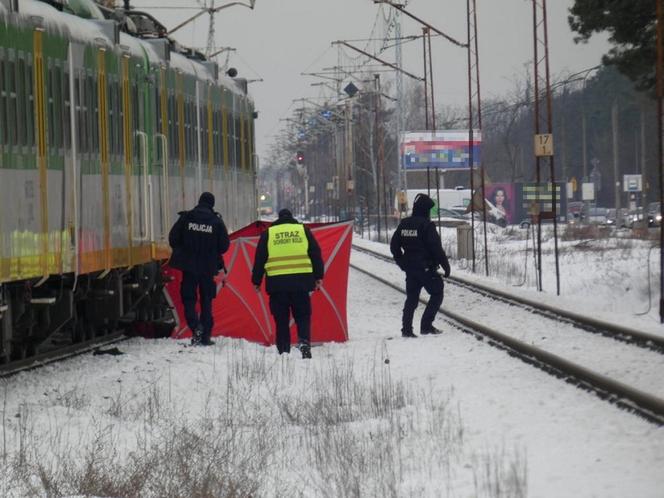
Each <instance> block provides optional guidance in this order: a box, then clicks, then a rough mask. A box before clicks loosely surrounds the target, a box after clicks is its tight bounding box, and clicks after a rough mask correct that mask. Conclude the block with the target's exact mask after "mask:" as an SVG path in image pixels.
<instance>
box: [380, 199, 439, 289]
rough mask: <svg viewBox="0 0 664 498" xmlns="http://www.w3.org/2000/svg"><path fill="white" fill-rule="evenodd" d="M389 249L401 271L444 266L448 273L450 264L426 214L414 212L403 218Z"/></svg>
mask: <svg viewBox="0 0 664 498" xmlns="http://www.w3.org/2000/svg"><path fill="white" fill-rule="evenodd" d="M390 251H391V252H392V256H393V257H394V260H395V261H396V263H397V265H399V268H401V269H402V270H403V271H405V272H408V271H417V270H426V269H436V268H438V265H440V266H441V267H442V268H443V271H444V272H445V276H448V275H449V273H450V263H449V261H448V260H447V255H446V254H445V251H444V250H443V246H442V244H441V242H440V236H439V235H438V231H437V230H436V225H434V223H433V222H432V221H431V220H430V219H429V218H428V216H426V215H421V214H420V213H417V212H414V213H413V216H409V217H408V218H404V219H403V220H401V223H399V226H398V227H397V229H396V230H395V231H394V235H392V240H391V241H390Z"/></svg>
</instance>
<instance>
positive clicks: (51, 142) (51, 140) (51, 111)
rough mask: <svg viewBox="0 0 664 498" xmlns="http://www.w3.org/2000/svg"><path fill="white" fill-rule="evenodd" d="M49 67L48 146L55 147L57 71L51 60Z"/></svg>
mask: <svg viewBox="0 0 664 498" xmlns="http://www.w3.org/2000/svg"><path fill="white" fill-rule="evenodd" d="M47 67H48V69H47V71H46V74H45V76H46V112H47V122H46V129H47V131H48V146H49V147H55V134H54V130H55V126H54V123H55V99H54V98H53V95H54V88H53V85H54V81H55V71H54V68H53V66H52V65H51V63H50V61H49V63H48V66H47Z"/></svg>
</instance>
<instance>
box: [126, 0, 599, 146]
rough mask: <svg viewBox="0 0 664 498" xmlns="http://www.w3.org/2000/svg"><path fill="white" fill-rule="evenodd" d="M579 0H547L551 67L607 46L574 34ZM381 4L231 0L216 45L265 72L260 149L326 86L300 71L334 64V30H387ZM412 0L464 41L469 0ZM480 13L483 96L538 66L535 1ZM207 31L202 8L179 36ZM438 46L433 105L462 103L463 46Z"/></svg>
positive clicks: (571, 68)
mask: <svg viewBox="0 0 664 498" xmlns="http://www.w3.org/2000/svg"><path fill="white" fill-rule="evenodd" d="M247 2H248V0H247ZM224 3H230V0H223V1H222V0H216V2H215V5H217V6H219V5H223V4H224ZM573 3H574V1H573V0H549V2H548V5H547V8H548V16H549V42H550V56H551V72H552V75H553V76H557V75H562V74H571V73H574V72H577V71H580V70H583V69H586V68H589V67H592V66H594V65H596V64H598V63H599V62H600V58H601V55H602V54H603V53H604V52H606V50H607V48H608V44H607V43H606V37H605V36H600V37H595V38H593V39H592V40H591V43H589V44H585V45H584V44H579V45H577V44H574V41H573V34H572V32H571V31H570V29H569V27H568V24H567V15H568V9H569V7H570V6H571V5H572V4H573ZM132 5H134V6H135V7H138V8H141V9H144V10H147V11H149V12H151V13H152V14H153V15H155V17H157V18H158V19H160V20H161V21H162V22H163V24H164V25H165V26H166V27H167V28H172V27H174V26H175V25H177V24H179V23H180V22H182V21H183V20H184V19H187V18H188V17H190V16H192V15H194V14H195V13H196V11H195V10H184V9H182V10H175V9H156V8H148V7H151V6H160V7H182V6H189V7H191V6H195V5H196V3H195V1H192V0H132ZM381 9H383V13H384V15H387V13H388V12H387V9H388V8H387V7H379V6H377V5H374V3H373V2H372V0H256V5H255V9H254V10H249V9H246V8H243V7H241V6H234V7H230V8H228V9H225V10H222V11H220V12H219V13H218V14H217V16H216V45H217V46H219V47H221V46H232V47H234V48H236V49H237V52H236V53H234V54H233V55H232V56H231V59H230V65H231V66H233V67H236V68H237V69H238V70H239V73H240V76H243V77H245V78H248V79H257V78H262V79H263V80H264V81H263V82H256V83H252V84H251V85H250V92H251V94H252V96H253V98H254V100H255V102H256V107H257V110H258V111H259V119H258V120H257V123H256V129H257V133H256V134H257V136H256V140H257V148H258V152H259V154H261V156H262V157H263V158H264V157H265V155H266V152H267V150H268V148H269V145H270V144H271V143H272V142H273V140H274V135H275V134H276V133H278V131H279V130H280V128H281V127H283V126H284V125H285V124H286V123H284V122H280V121H279V119H280V118H286V117H288V116H290V115H291V114H292V111H293V109H294V108H296V107H298V106H299V104H293V103H292V100H293V99H297V98H301V97H311V98H317V97H321V96H322V95H323V87H321V86H314V87H312V86H310V84H311V83H315V82H320V81H323V80H321V79H317V78H314V77H307V76H302V75H301V73H303V72H318V71H321V69H322V68H324V67H332V66H336V65H337V64H338V61H339V58H338V57H339V51H338V49H337V48H336V47H334V48H333V47H332V46H331V42H333V41H334V40H343V39H353V40H357V39H365V38H368V37H369V36H370V35H371V33H372V28H373V27H374V25H376V29H375V30H374V36H377V37H382V36H383V34H384V33H383V32H382V29H381V28H382V26H383V24H384V23H383V22H382V16H381V17H378V21H377V22H376V19H377V14H380V11H381ZM408 10H409V11H411V12H412V13H413V14H415V15H417V16H418V17H421V18H423V19H425V20H426V21H427V22H429V23H431V24H432V25H433V26H435V27H437V28H438V29H440V30H441V31H444V32H445V33H447V34H449V35H450V36H452V37H454V38H456V39H458V40H460V41H465V38H466V21H465V19H466V14H465V11H466V0H411V1H410V2H409V4H408ZM477 14H478V25H479V54H480V72H481V87H482V97H483V98H491V97H497V96H501V95H505V94H506V93H508V92H509V91H510V89H511V88H512V87H513V82H514V80H515V79H516V78H519V77H520V78H523V75H524V74H525V72H526V71H530V72H532V57H533V55H532V52H533V41H532V30H533V28H532V2H531V1H530V0H477ZM207 31H208V16H207V15H204V16H202V17H200V18H199V20H197V21H196V22H193V23H191V24H190V25H189V26H187V27H185V28H182V29H181V30H180V31H179V32H177V33H176V34H175V35H174V37H175V38H176V39H177V40H178V41H180V42H181V43H182V44H184V45H188V46H196V47H205V45H206V42H207ZM420 33H421V27H420V26H419V25H418V24H417V23H416V22H415V21H413V20H411V19H409V18H407V17H405V16H402V36H403V35H411V34H420ZM353 44H354V45H356V46H359V47H361V48H364V47H365V45H366V43H365V42H353ZM369 50H371V47H369ZM432 53H433V57H434V81H435V91H436V94H435V98H436V106H437V107H438V106H439V105H445V104H452V105H462V104H463V103H464V102H465V101H466V99H467V96H466V95H467V80H466V71H467V70H466V52H465V50H464V49H461V48H459V47H456V46H454V45H452V44H451V43H449V42H447V41H445V40H443V39H441V38H433V39H432ZM357 55H358V54H355V53H353V52H352V51H350V50H346V51H345V55H343V56H342V59H341V63H342V64H344V65H345V64H349V63H353V62H354V63H360V62H362V60H363V59H357V60H355V61H353V60H352V59H351V58H354V57H356V56H357ZM380 57H381V58H383V59H385V60H387V61H390V62H394V60H395V56H394V49H388V50H387V51H386V52H385V53H383V54H382V55H381V56H380ZM218 61H219V62H220V63H223V62H225V58H224V57H221V56H220V57H219V58H218ZM527 64H528V65H527ZM404 69H406V70H408V71H410V72H412V73H415V74H417V75H422V72H423V69H422V46H421V41H417V42H412V43H409V44H407V45H405V46H404ZM383 78H385V79H386V80H387V79H389V78H390V75H389V74H385V75H384V76H383ZM349 80H350V78H349V79H348V80H346V81H345V82H344V84H345V83H347V82H348V81H349ZM357 85H358V86H361V83H359V82H358V83H357ZM328 94H329V92H328Z"/></svg>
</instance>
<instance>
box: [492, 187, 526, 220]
mask: <svg viewBox="0 0 664 498" xmlns="http://www.w3.org/2000/svg"><path fill="white" fill-rule="evenodd" d="M484 191H485V193H486V200H487V201H488V203H487V216H488V218H489V221H493V222H494V223H499V224H500V221H501V220H505V223H506V224H508V225H511V224H513V223H517V222H518V221H519V220H517V219H516V218H517V216H516V215H517V210H516V192H515V188H514V185H513V184H512V183H493V184H489V185H486V186H485V188H484Z"/></svg>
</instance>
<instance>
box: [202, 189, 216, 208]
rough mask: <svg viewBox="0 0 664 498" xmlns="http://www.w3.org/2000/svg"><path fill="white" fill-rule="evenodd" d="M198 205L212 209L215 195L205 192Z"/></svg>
mask: <svg viewBox="0 0 664 498" xmlns="http://www.w3.org/2000/svg"><path fill="white" fill-rule="evenodd" d="M198 203H199V204H202V205H203V206H207V207H209V208H210V209H212V208H213V207H214V195H212V194H211V193H210V192H203V193H202V194H201V196H200V197H199V199H198Z"/></svg>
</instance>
